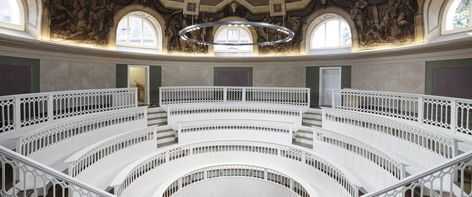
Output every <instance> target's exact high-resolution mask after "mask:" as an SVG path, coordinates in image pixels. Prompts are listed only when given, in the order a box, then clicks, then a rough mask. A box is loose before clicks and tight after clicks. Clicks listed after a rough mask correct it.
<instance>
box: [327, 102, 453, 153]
mask: <svg viewBox="0 0 472 197" xmlns="http://www.w3.org/2000/svg"><path fill="white" fill-rule="evenodd" d="M323 117H324V119H323V120H327V121H333V122H337V123H342V124H346V125H352V126H356V127H360V128H365V129H369V130H373V131H376V132H379V133H382V134H385V135H388V136H391V137H394V138H396V139H399V140H401V141H404V142H407V143H410V144H414V145H415V146H418V147H420V148H423V149H426V150H428V151H429V152H431V153H433V154H436V155H439V156H441V157H443V158H445V159H451V158H453V157H455V156H456V155H457V153H458V147H457V140H456V139H454V138H452V137H448V136H445V135H442V134H440V133H437V132H433V131H430V130H427V129H424V128H422V127H418V126H415V125H410V124H406V123H403V122H401V121H396V120H392V119H388V118H383V117H379V116H372V115H368V114H359V113H352V112H349V111H345V110H338V109H327V108H325V109H323Z"/></svg>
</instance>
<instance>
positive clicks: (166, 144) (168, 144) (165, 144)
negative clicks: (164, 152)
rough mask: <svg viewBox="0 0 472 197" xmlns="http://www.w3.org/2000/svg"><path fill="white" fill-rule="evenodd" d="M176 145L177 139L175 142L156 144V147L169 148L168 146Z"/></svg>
mask: <svg viewBox="0 0 472 197" xmlns="http://www.w3.org/2000/svg"><path fill="white" fill-rule="evenodd" d="M177 143H179V142H178V141H177V139H175V140H173V141H169V142H164V143H158V144H157V147H164V146H170V145H173V144H177Z"/></svg>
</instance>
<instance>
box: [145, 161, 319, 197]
mask: <svg viewBox="0 0 472 197" xmlns="http://www.w3.org/2000/svg"><path fill="white" fill-rule="evenodd" d="M223 177H224V178H227V177H236V178H237V177H241V178H244V179H243V180H240V181H237V182H236V184H237V185H239V187H240V189H239V190H238V189H229V187H234V185H233V183H232V181H228V182H229V183H227V180H226V179H224V180H222V181H219V182H216V183H211V181H212V180H215V179H218V178H220V180H221V178H223ZM251 178H252V179H256V180H259V181H260V182H257V181H254V182H249V183H247V181H248V179H251ZM202 182H210V183H207V184H209V185H214V184H219V186H220V188H218V189H216V188H213V187H209V188H208V189H203V190H202V189H201V188H199V187H201V186H198V187H197V188H195V189H194V188H191V189H188V187H189V186H192V185H193V184H198V183H202ZM261 182H266V183H265V184H264V183H262V184H261ZM267 183H274V184H275V185H277V186H279V187H268V188H264V185H267ZM166 185H167V184H163V185H162V186H161V187H160V188H159V189H158V190H157V191H156V192H154V194H153V195H152V196H153V197H170V196H172V195H173V194H175V193H177V192H179V193H177V194H180V195H181V196H190V195H192V196H210V195H215V193H216V195H218V196H229V195H231V196H251V195H252V196H258V195H257V193H258V192H257V190H259V191H261V193H264V194H265V195H269V196H290V197H292V196H300V197H310V196H319V194H318V193H316V190H314V189H313V188H311V187H309V188H305V187H304V186H303V185H308V184H306V183H305V184H300V183H299V182H297V181H296V180H294V179H293V178H291V177H289V176H287V175H285V174H284V173H281V172H277V171H274V170H271V169H268V168H263V167H259V166H248V165H217V166H210V167H206V168H202V169H198V170H195V171H193V172H190V173H187V174H186V175H184V176H182V177H180V178H179V179H177V180H175V181H173V182H172V183H171V184H170V185H169V186H166ZM225 185H226V187H227V188H228V189H226V190H225V189H222V188H221V186H223V187H225ZM266 187H267V186H266ZM255 188H257V189H255ZM182 190H184V191H182ZM185 190H190V191H185ZM255 190H256V191H255ZM182 193H184V194H182ZM254 193H256V194H254Z"/></svg>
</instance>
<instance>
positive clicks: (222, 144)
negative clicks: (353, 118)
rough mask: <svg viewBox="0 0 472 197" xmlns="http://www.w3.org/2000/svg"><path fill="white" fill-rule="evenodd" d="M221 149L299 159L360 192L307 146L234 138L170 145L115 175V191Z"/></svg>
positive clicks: (354, 192) (352, 191)
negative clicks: (173, 164) (159, 170)
mask: <svg viewBox="0 0 472 197" xmlns="http://www.w3.org/2000/svg"><path fill="white" fill-rule="evenodd" d="M218 152H252V153H256V154H264V155H272V156H279V157H282V158H286V159H290V160H293V161H297V162H300V163H302V164H305V165H307V166H310V167H312V168H313V169H314V170H317V171H319V172H321V173H323V174H325V175H326V176H328V177H330V178H332V179H333V180H334V181H335V182H337V183H338V184H339V185H340V186H341V187H342V188H344V190H345V192H347V193H349V194H350V196H352V197H357V196H359V182H358V181H357V179H355V178H354V177H353V176H352V175H350V174H349V175H346V174H345V173H346V172H344V171H343V170H340V169H339V166H336V165H333V164H331V163H330V162H329V161H327V160H325V159H323V158H321V157H319V156H318V155H315V154H313V153H310V152H309V151H306V150H304V149H298V148H296V147H292V146H284V145H278V144H270V143H262V142H248V143H243V142H237V141H235V142H233V143H231V141H216V142H205V143H195V144H188V145H182V146H175V147H171V148H169V149H166V150H163V151H160V152H157V153H153V154H151V155H149V156H148V157H145V158H142V159H141V160H138V161H136V162H134V163H133V164H130V165H129V166H128V167H127V168H125V169H123V170H122V171H121V172H120V173H119V174H118V175H117V176H116V178H115V179H114V180H113V181H112V183H111V186H112V187H114V188H115V189H114V191H115V192H116V194H117V195H118V196H120V195H121V194H122V193H123V192H124V191H125V190H126V189H127V188H128V187H129V186H130V185H131V184H133V182H134V181H136V180H137V179H139V178H140V177H142V176H144V175H145V174H146V173H148V172H150V171H152V170H155V169H157V168H158V167H159V166H161V165H164V164H166V163H167V162H170V161H173V160H179V159H182V158H186V157H190V156H194V155H200V154H209V153H218Z"/></svg>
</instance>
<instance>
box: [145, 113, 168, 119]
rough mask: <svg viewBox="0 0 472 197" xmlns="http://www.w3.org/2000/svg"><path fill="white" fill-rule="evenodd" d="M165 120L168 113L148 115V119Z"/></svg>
mask: <svg viewBox="0 0 472 197" xmlns="http://www.w3.org/2000/svg"><path fill="white" fill-rule="evenodd" d="M159 117H162V118H165V117H167V113H148V118H159Z"/></svg>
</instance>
